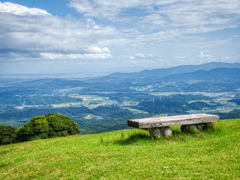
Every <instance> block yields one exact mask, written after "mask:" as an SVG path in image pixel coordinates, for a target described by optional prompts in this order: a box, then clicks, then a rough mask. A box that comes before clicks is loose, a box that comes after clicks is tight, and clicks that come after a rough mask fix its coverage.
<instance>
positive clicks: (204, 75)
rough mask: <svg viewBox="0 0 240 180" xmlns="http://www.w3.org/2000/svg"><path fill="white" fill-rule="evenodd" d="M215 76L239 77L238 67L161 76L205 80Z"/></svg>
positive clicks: (169, 79)
mask: <svg viewBox="0 0 240 180" xmlns="http://www.w3.org/2000/svg"><path fill="white" fill-rule="evenodd" d="M215 78H221V79H223V78H240V68H216V69H211V70H209V71H204V70H199V71H195V72H191V73H181V74H174V75H169V76H165V77H163V78H161V80H167V81H189V80H207V79H215Z"/></svg>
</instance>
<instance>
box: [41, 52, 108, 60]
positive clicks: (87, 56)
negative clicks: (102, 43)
mask: <svg viewBox="0 0 240 180" xmlns="http://www.w3.org/2000/svg"><path fill="white" fill-rule="evenodd" d="M40 55H41V56H42V57H43V58H46V59H57V60H60V59H109V58H112V55H111V54H106V53H102V54H61V53H40Z"/></svg>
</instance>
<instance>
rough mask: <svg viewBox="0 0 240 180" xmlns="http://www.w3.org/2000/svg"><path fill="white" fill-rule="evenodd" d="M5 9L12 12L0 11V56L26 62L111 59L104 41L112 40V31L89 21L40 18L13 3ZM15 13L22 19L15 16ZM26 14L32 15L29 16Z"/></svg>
mask: <svg viewBox="0 0 240 180" xmlns="http://www.w3.org/2000/svg"><path fill="white" fill-rule="evenodd" d="M2 4H5V3H1V5H2ZM9 4H10V5H9ZM4 7H5V6H4ZM8 7H14V8H12V10H10V9H9V10H6V9H7V8H6V7H5V8H2V9H5V10H4V11H3V10H2V9H1V10H2V11H1V13H0V42H1V45H0V50H1V54H0V56H5V57H8V59H15V58H21V57H25V58H26V59H27V58H31V57H32V58H34V59H36V58H42V57H45V58H48V57H49V58H52V57H54V58H55V57H59V58H63V59H77V58H79V59H84V58H86V59H91V58H92V59H105V58H109V57H111V55H110V54H109V53H111V52H110V50H109V48H108V47H106V44H107V42H106V40H107V41H108V38H113V37H115V36H116V35H117V33H118V32H117V31H116V30H115V29H114V28H112V27H108V26H100V25H96V24H95V22H94V21H93V20H92V19H89V18H88V19H76V18H73V17H69V16H68V17H66V18H60V17H57V16H51V15H48V16H42V14H41V12H42V11H40V10H36V9H30V8H27V7H25V6H20V5H19V7H21V8H22V10H20V9H21V8H18V9H17V8H16V7H18V6H17V5H16V4H12V3H8ZM15 9H17V10H16V11H15ZM35 10H36V11H35ZM5 11H7V12H5ZM16 12H18V14H19V13H20V14H21V16H20V15H16ZM24 12H27V13H24ZM28 12H31V13H32V14H34V13H35V15H34V16H32V15H31V16H29V14H28ZM43 12H44V11H43ZM45 14H46V13H45ZM105 42H106V43H105ZM43 54H45V56H43ZM58 54H62V55H58ZM64 54H65V55H64ZM94 54H96V55H94Z"/></svg>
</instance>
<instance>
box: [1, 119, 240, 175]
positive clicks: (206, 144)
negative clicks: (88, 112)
mask: <svg viewBox="0 0 240 180" xmlns="http://www.w3.org/2000/svg"><path fill="white" fill-rule="evenodd" d="M172 129H173V136H171V137H169V138H160V139H155V138H150V137H149V136H148V132H147V131H143V130H138V129H133V130H121V131H114V132H108V133H101V134H91V135H75V136H69V137H62V138H53V139H46V140H36V141H31V142H24V143H18V144H11V145H5V146H1V147H0V179H240V119H237V120H224V121H220V122H218V123H215V124H214V129H208V130H206V131H204V132H191V133H189V134H186V133H182V132H180V127H179V126H174V127H172Z"/></svg>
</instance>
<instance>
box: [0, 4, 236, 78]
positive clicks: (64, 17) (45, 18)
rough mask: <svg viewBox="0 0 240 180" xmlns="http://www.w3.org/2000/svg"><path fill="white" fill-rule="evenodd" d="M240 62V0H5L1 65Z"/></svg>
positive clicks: (5, 68) (46, 68)
mask: <svg viewBox="0 0 240 180" xmlns="http://www.w3.org/2000/svg"><path fill="white" fill-rule="evenodd" d="M212 61H217V62H230V63H233V62H240V1H239V0H201V1H199V0H158V1H156V0H148V1H146V0H127V1H119V0H51V1H49V0H34V1H33V0H31V1H30V0H11V1H0V71H1V74H4V73H9V74H11V73H57V72H81V71H83V69H85V70H86V69H87V70H89V71H90V70H91V71H98V70H99V69H111V68H112V69H117V68H121V67H132V68H133V69H134V67H138V68H148V69H152V68H162V67H171V66H177V65H184V64H202V63H207V62H212Z"/></svg>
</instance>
